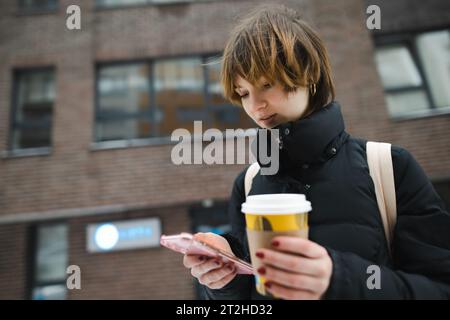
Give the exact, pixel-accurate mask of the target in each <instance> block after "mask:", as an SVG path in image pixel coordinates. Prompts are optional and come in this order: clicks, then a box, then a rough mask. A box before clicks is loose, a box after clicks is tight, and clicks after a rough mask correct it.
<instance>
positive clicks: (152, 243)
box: [87, 218, 161, 252]
mask: <svg viewBox="0 0 450 320" xmlns="http://www.w3.org/2000/svg"><path fill="white" fill-rule="evenodd" d="M160 236H161V222H160V220H159V219H158V218H149V219H136V220H122V221H108V222H104V223H98V224H90V225H88V226H87V250H88V251H89V252H106V251H117V250H130V249H138V248H151V247H159V238H160Z"/></svg>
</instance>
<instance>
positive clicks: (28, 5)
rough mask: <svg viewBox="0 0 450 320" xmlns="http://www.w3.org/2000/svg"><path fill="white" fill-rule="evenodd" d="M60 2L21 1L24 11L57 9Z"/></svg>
mask: <svg viewBox="0 0 450 320" xmlns="http://www.w3.org/2000/svg"><path fill="white" fill-rule="evenodd" d="M57 4H58V0H19V6H20V9H22V10H42V9H43V10H46V9H56V8H57Z"/></svg>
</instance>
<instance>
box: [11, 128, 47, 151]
mask: <svg viewBox="0 0 450 320" xmlns="http://www.w3.org/2000/svg"><path fill="white" fill-rule="evenodd" d="M50 131H51V128H50V127H49V126H46V127H40V128H39V127H35V128H32V127H31V128H21V129H15V130H14V134H13V136H14V144H15V145H20V148H22V149H23V148H39V147H47V146H49V145H50V144H51V141H50Z"/></svg>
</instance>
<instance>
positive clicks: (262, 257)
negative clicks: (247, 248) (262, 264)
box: [256, 252, 264, 259]
mask: <svg viewBox="0 0 450 320" xmlns="http://www.w3.org/2000/svg"><path fill="white" fill-rule="evenodd" d="M256 256H257V257H258V258H260V259H264V253H262V252H257V253H256Z"/></svg>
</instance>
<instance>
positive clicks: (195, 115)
mask: <svg viewBox="0 0 450 320" xmlns="http://www.w3.org/2000/svg"><path fill="white" fill-rule="evenodd" d="M219 69H220V65H219V64H217V63H211V62H208V59H207V58H206V57H186V58H176V59H175V58H171V59H159V60H155V61H150V62H139V63H128V64H124V63H121V64H110V65H100V66H99V67H98V71H97V107H96V109H97V112H96V129H95V131H96V137H95V139H96V141H111V140H128V139H138V138H156V137H168V136H170V135H171V134H172V132H173V131H174V130H175V129H178V128H184V129H187V130H189V131H190V132H193V123H194V121H196V120H201V121H203V128H202V129H203V130H205V129H208V128H217V129H220V130H225V129H226V128H250V127H253V126H254V124H253V123H252V122H251V120H250V119H249V118H248V117H247V116H246V115H245V113H244V111H243V110H242V108H239V107H236V106H232V105H230V104H229V103H228V102H226V101H225V100H224V98H223V97H222V88H221V86H220V83H219Z"/></svg>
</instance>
